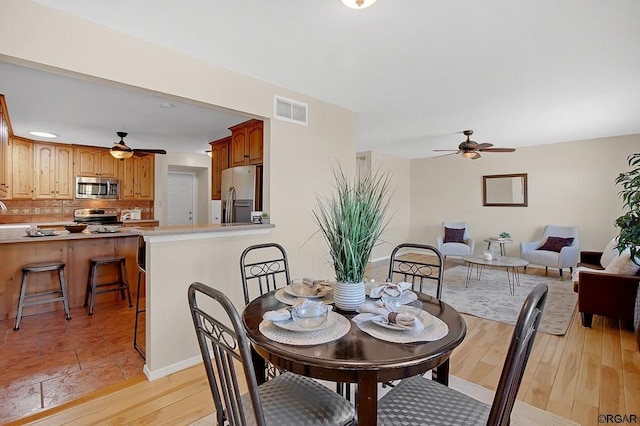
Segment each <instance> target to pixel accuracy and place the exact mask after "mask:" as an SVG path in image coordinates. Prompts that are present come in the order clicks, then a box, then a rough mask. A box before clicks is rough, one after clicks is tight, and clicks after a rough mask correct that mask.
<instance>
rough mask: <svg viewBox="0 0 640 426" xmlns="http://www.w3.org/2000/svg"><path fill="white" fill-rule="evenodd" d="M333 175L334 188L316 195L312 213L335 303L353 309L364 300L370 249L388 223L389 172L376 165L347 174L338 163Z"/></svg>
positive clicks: (347, 309) (340, 307)
mask: <svg viewBox="0 0 640 426" xmlns="http://www.w3.org/2000/svg"><path fill="white" fill-rule="evenodd" d="M333 175H334V177H335V183H334V192H333V194H332V195H331V196H329V197H318V199H317V207H316V208H315V209H314V210H313V215H314V217H315V220H316V222H317V223H318V226H319V228H320V229H319V232H321V233H322V235H323V237H324V239H325V241H326V242H327V245H328V246H329V255H330V258H331V263H332V265H333V269H334V271H335V274H336V276H335V278H336V281H337V282H336V284H335V285H334V295H333V297H334V300H335V305H336V307H338V308H339V309H341V310H344V311H355V310H356V308H357V307H358V306H359V305H361V304H362V303H364V300H365V284H364V281H363V277H364V273H365V269H366V267H367V263H368V262H369V257H370V255H371V250H372V249H373V247H374V246H375V244H376V242H377V241H378V239H379V238H380V235H381V234H382V232H383V231H384V229H385V228H386V225H387V223H388V219H387V218H386V214H387V211H388V209H389V200H390V195H391V191H390V173H389V171H387V172H384V173H383V172H381V171H380V170H379V169H376V170H374V171H372V172H369V173H368V174H367V175H366V176H364V177H363V178H360V179H357V178H348V177H347V176H346V175H345V173H344V171H343V170H342V168H341V167H339V166H338V167H336V168H334V170H333Z"/></svg>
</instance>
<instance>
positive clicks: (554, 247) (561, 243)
mask: <svg viewBox="0 0 640 426" xmlns="http://www.w3.org/2000/svg"><path fill="white" fill-rule="evenodd" d="M572 243H573V237H568V238H562V237H548V238H547V241H545V242H544V244H543V245H541V246H540V247H538V250H547V251H555V252H558V253H560V250H562V247H567V246H570V245H571V244H572Z"/></svg>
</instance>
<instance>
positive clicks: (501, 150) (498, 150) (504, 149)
mask: <svg viewBox="0 0 640 426" xmlns="http://www.w3.org/2000/svg"><path fill="white" fill-rule="evenodd" d="M515 150H516V149H515V148H485V149H481V150H480V151H482V152H514V151H515Z"/></svg>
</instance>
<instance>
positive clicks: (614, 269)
mask: <svg viewBox="0 0 640 426" xmlns="http://www.w3.org/2000/svg"><path fill="white" fill-rule="evenodd" d="M638 270H640V266H638V265H636V264H635V263H633V262H632V261H631V253H629V252H628V251H624V252H622V254H620V256H618V257H616V258H615V259H613V260H612V261H611V263H609V265H608V266H607V268H606V269H605V270H604V271H605V272H606V273H608V274H616V275H635V274H636V273H637V272H638Z"/></svg>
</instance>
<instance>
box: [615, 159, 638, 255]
mask: <svg viewBox="0 0 640 426" xmlns="http://www.w3.org/2000/svg"><path fill="white" fill-rule="evenodd" d="M627 161H628V163H629V166H630V167H631V170H629V171H628V172H623V173H620V174H619V175H618V177H617V178H616V184H617V185H621V186H622V189H621V190H620V192H619V195H620V196H621V197H622V202H623V208H624V209H626V210H627V211H626V213H625V214H624V215H622V216H620V217H619V218H617V219H616V222H615V223H616V226H617V227H618V228H619V229H620V235H619V236H618V245H617V247H616V248H617V249H618V251H619V252H620V253H622V252H623V251H624V250H626V249H629V251H630V252H631V259H633V261H634V262H635V263H638V262H639V260H638V259H639V258H640V153H635V154H631V155H629V157H628V158H627Z"/></svg>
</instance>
